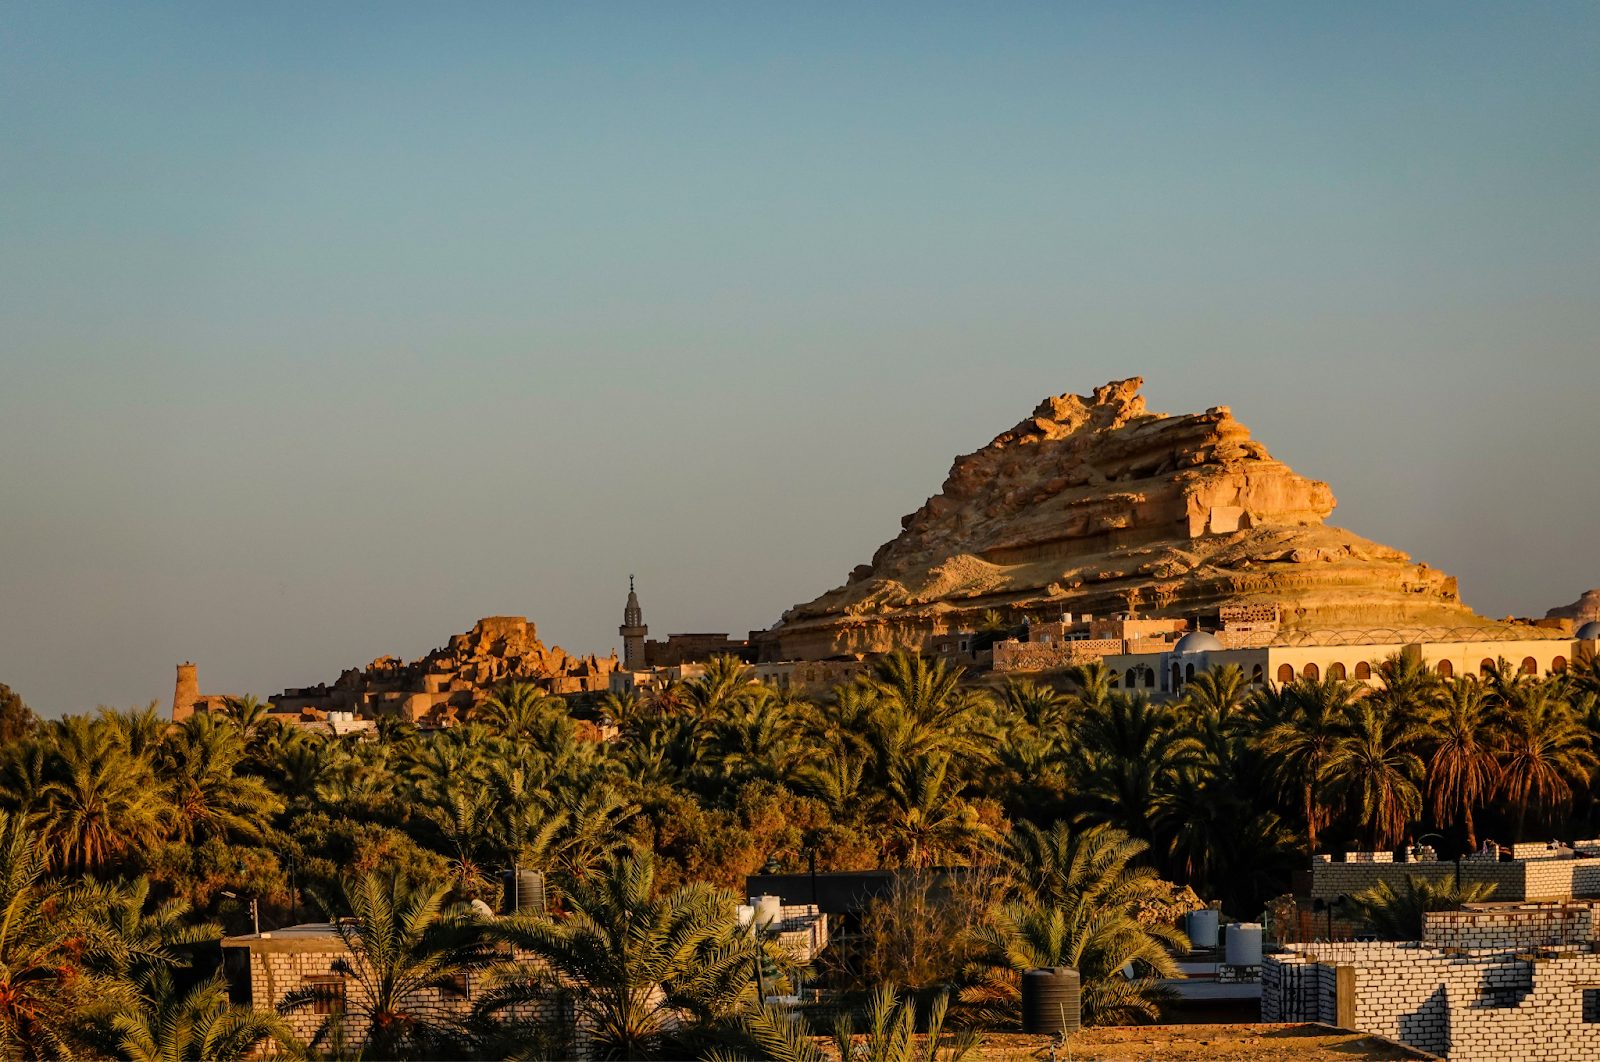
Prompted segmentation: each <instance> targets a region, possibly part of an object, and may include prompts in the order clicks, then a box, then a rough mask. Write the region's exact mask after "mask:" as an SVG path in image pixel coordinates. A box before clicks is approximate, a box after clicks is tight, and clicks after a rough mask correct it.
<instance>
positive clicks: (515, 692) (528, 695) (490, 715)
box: [472, 682, 567, 735]
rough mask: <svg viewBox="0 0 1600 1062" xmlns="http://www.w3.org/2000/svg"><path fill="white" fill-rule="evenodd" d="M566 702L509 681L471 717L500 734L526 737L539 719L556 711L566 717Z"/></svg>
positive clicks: (524, 683)
mask: <svg viewBox="0 0 1600 1062" xmlns="http://www.w3.org/2000/svg"><path fill="white" fill-rule="evenodd" d="M566 707H567V703H566V701H564V700H562V699H561V698H560V697H554V696H551V695H550V694H547V693H545V692H544V691H543V690H541V689H540V688H539V687H538V686H535V685H534V684H533V683H531V682H511V683H507V684H506V685H504V686H501V687H500V688H499V689H497V690H495V691H494V693H493V694H492V695H491V696H490V697H489V699H488V700H486V701H484V702H483V703H482V704H481V705H479V706H478V707H476V708H474V709H473V712H472V717H473V718H474V719H476V720H478V721H479V722H482V723H484V724H486V725H488V726H489V727H490V728H491V729H492V730H494V731H495V732H496V733H500V734H507V735H513V734H525V733H528V732H530V731H532V730H533V729H534V728H535V727H536V726H537V725H538V724H539V722H540V720H541V718H542V717H543V716H545V715H548V714H550V713H551V712H552V711H555V710H557V709H559V711H560V714H562V715H565V714H566Z"/></svg>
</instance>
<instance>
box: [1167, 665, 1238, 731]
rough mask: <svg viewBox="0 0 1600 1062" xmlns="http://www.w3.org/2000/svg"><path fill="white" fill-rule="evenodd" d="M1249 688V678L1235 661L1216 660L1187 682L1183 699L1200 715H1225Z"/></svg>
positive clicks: (1224, 717) (1223, 716) (1220, 716)
mask: <svg viewBox="0 0 1600 1062" xmlns="http://www.w3.org/2000/svg"><path fill="white" fill-rule="evenodd" d="M1249 692H1250V680H1249V679H1247V678H1245V674H1244V669H1243V668H1241V667H1240V666H1239V665H1238V664H1216V665H1213V666H1211V667H1208V668H1206V669H1205V670H1204V671H1202V672H1200V673H1199V674H1198V675H1196V676H1195V677H1194V681H1192V682H1189V683H1186V684H1185V685H1184V688H1183V703H1184V704H1186V705H1188V706H1189V708H1191V709H1192V710H1194V711H1195V712H1196V713H1198V714H1200V715H1205V714H1206V713H1208V712H1214V713H1215V714H1216V715H1217V716H1218V718H1221V719H1227V718H1228V713H1229V712H1231V711H1233V709H1234V707H1235V706H1236V705H1238V703H1239V702H1240V701H1242V700H1244V698H1245V695H1246V694H1248V693H1249Z"/></svg>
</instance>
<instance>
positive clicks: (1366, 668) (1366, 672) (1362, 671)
mask: <svg viewBox="0 0 1600 1062" xmlns="http://www.w3.org/2000/svg"><path fill="white" fill-rule="evenodd" d="M1371 677H1372V665H1371V664H1369V663H1367V662H1366V661H1365V660H1361V661H1358V662H1357V663H1356V678H1358V679H1369V678H1371Z"/></svg>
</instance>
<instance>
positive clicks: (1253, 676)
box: [1250, 664, 1262, 686]
mask: <svg viewBox="0 0 1600 1062" xmlns="http://www.w3.org/2000/svg"><path fill="white" fill-rule="evenodd" d="M1261 680H1262V675H1261V665H1260V664H1257V665H1256V666H1255V667H1253V668H1251V669H1250V685H1252V686H1259V685H1261Z"/></svg>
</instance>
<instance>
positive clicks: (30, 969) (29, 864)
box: [0, 812, 109, 1062]
mask: <svg viewBox="0 0 1600 1062" xmlns="http://www.w3.org/2000/svg"><path fill="white" fill-rule="evenodd" d="M45 871H46V860H45V854H44V851H43V848H42V847H41V845H40V844H39V843H38V842H37V841H36V840H35V838H34V836H33V834H32V833H30V832H29V831H28V830H27V829H26V828H24V826H23V823H22V821H21V820H20V819H19V818H18V817H16V816H14V815H8V814H6V813H5V812H0V1057H3V1058H7V1059H19V1060H24V1062H31V1060H33V1059H46V1058H48V1059H57V1058H69V1057H71V1056H72V1054H73V1051H72V1048H71V1045H70V1043H69V1041H68V1028H69V1026H70V1025H71V1023H72V1022H73V1021H74V1019H75V1017H76V1014H77V1011H78V1008H79V1006H80V1004H82V1003H84V1002H87V1001H88V1000H91V999H93V998H95V997H96V996H97V995H100V994H102V992H104V991H105V990H106V989H107V988H108V987H109V984H108V982H107V980H106V979H105V978H101V977H97V976H95V975H94V974H93V973H92V972H90V971H87V970H84V969H82V968H81V967H80V966H79V965H78V961H77V958H76V957H75V955H74V952H75V951H78V952H81V951H82V944H83V942H84V939H83V938H84V932H83V922H84V920H85V915H86V912H85V911H84V910H83V908H82V906H81V905H80V904H79V903H77V902H76V901H75V900H74V898H73V897H72V896H71V895H53V894H52V891H51V890H50V889H49V887H48V886H47V885H46V884H45Z"/></svg>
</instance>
